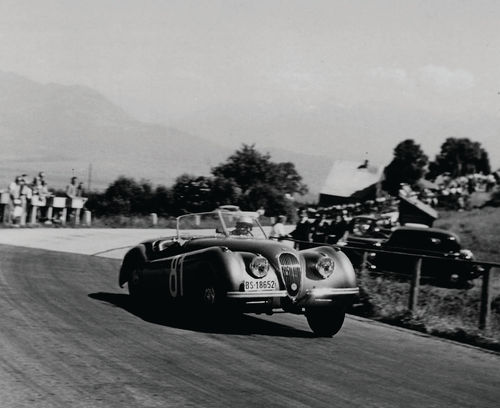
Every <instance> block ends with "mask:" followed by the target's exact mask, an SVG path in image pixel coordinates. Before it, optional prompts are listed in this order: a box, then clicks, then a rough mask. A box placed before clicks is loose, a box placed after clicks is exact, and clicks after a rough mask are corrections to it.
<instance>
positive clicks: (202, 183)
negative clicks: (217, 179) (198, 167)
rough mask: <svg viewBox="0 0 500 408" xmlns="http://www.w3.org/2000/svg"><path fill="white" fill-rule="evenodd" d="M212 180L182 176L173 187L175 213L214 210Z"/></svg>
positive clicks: (188, 175)
mask: <svg viewBox="0 0 500 408" xmlns="http://www.w3.org/2000/svg"><path fill="white" fill-rule="evenodd" d="M211 191H212V180H211V179H210V178H209V177H203V176H193V175H190V174H182V175H180V176H179V177H177V179H176V180H175V183H174V185H173V186H172V201H173V203H172V204H173V208H174V212H175V213H176V214H177V215H178V214H185V213H189V212H203V211H210V210H213V208H214V204H213V201H212V193H211Z"/></svg>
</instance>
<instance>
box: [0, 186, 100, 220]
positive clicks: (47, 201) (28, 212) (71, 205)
mask: <svg viewBox="0 0 500 408" xmlns="http://www.w3.org/2000/svg"><path fill="white" fill-rule="evenodd" d="M86 201H87V198H86V197H75V198H67V197H55V196H48V197H40V196H37V195H34V196H33V197H32V198H31V199H29V200H25V201H22V202H21V204H20V205H18V206H19V207H21V214H20V216H19V218H20V223H19V224H20V225H26V223H28V224H30V225H35V224H37V223H38V220H37V218H38V216H39V214H40V211H39V210H40V209H42V208H45V209H46V214H45V217H44V218H46V219H47V220H48V221H49V222H51V221H52V220H53V219H54V215H55V212H56V211H57V212H59V214H58V218H57V219H58V222H60V224H61V225H66V222H67V219H68V212H70V211H72V212H73V214H72V219H73V223H74V225H75V226H78V225H80V223H82V224H83V225H85V226H90V225H91V218H92V216H91V213H90V211H87V210H84V211H83V219H82V209H83V207H84V205H85V203H86ZM11 205H12V203H11V200H10V196H9V193H5V192H4V193H1V194H0V211H1V214H0V215H1V216H2V220H3V223H4V224H5V223H8V222H9V219H10V218H11V216H10V214H9V213H8V212H9V210H10V206H11Z"/></svg>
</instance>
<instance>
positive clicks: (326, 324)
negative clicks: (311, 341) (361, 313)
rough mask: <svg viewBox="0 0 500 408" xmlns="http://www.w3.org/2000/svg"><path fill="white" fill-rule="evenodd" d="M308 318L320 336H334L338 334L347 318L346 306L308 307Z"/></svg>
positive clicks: (316, 333)
mask: <svg viewBox="0 0 500 408" xmlns="http://www.w3.org/2000/svg"><path fill="white" fill-rule="evenodd" d="M305 315H306V319H307V323H309V327H310V328H311V330H312V331H313V333H314V334H315V335H316V336H318V337H332V336H334V335H335V334H337V333H338V332H339V331H340V329H341V328H342V325H343V324H344V319H345V307H344V306H342V307H338V306H336V307H326V306H319V307H310V308H306V312H305Z"/></svg>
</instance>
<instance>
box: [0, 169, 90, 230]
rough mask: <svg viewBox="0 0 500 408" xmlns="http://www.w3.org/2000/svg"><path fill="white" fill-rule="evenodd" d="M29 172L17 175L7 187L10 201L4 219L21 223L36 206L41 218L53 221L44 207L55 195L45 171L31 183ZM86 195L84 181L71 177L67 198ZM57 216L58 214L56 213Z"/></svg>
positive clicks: (66, 191)
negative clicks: (49, 185)
mask: <svg viewBox="0 0 500 408" xmlns="http://www.w3.org/2000/svg"><path fill="white" fill-rule="evenodd" d="M28 180H29V178H28V175H27V174H22V175H20V176H16V177H15V179H14V181H13V182H12V183H10V184H9V186H8V188H7V191H6V192H7V193H8V198H9V200H8V203H6V205H5V209H4V211H3V221H4V222H5V223H10V224H12V225H19V224H20V223H21V219H22V218H23V217H24V218H25V217H26V215H27V213H28V211H29V210H30V209H31V208H32V207H33V206H36V207H37V209H38V211H39V214H38V215H39V217H38V218H39V219H42V220H44V221H46V222H52V217H50V218H51V219H48V214H47V210H46V209H44V207H45V206H46V204H47V199H48V198H49V197H51V196H53V195H54V193H53V192H52V191H51V190H49V187H48V184H47V181H46V179H45V173H44V172H43V171H40V172H39V173H38V175H36V176H35V177H34V178H33V180H32V182H31V183H30V182H29V181H28ZM83 195H84V190H83V183H82V182H80V183H78V178H77V177H75V176H73V177H71V180H70V183H69V184H68V185H67V186H66V189H65V196H66V197H67V198H75V197H82V196H83ZM54 217H57V214H55V215H54Z"/></svg>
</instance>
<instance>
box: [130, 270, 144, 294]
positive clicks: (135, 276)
mask: <svg viewBox="0 0 500 408" xmlns="http://www.w3.org/2000/svg"><path fill="white" fill-rule="evenodd" d="M127 285H128V293H129V295H130V297H131V298H132V301H133V302H134V303H139V302H142V300H143V299H144V287H143V282H142V268H141V266H140V265H139V264H135V265H134V266H133V267H132V268H131V271H130V277H129V280H128V282H127Z"/></svg>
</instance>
